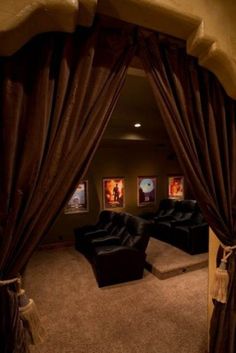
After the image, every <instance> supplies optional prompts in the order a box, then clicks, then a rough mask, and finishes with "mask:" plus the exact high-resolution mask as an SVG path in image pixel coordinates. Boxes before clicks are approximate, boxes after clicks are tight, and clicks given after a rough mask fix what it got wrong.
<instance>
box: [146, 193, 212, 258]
mask: <svg viewBox="0 0 236 353" xmlns="http://www.w3.org/2000/svg"><path fill="white" fill-rule="evenodd" d="M172 201H174V210H173V204H170V214H166V215H163V214H162V215H161V216H160V217H159V216H158V215H156V216H155V217H154V218H153V230H152V236H153V237H154V238H157V239H160V240H162V241H165V242H167V243H169V244H172V245H174V246H176V247H178V248H180V249H182V250H184V251H186V252H188V253H190V254H192V255H193V254H199V253H202V252H207V251H208V225H207V223H206V222H205V221H204V218H203V215H202V213H201V211H200V209H199V207H198V205H197V202H196V201H195V200H172ZM160 206H161V204H160ZM165 212H166V211H165Z"/></svg>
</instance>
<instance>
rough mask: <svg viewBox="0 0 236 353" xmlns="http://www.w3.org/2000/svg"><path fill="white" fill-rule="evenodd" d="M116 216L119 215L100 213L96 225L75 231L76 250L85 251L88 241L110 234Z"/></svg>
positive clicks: (107, 212) (106, 212)
mask: <svg viewBox="0 0 236 353" xmlns="http://www.w3.org/2000/svg"><path fill="white" fill-rule="evenodd" d="M116 214H117V213H116V212H113V211H108V210H103V211H101V212H100V214H99V218H98V221H97V223H96V224H91V225H85V226H82V227H78V228H76V229H74V235H75V248H76V249H77V250H83V248H84V247H85V248H86V246H87V241H88V239H90V238H95V237H96V238H97V237H102V236H105V235H107V234H109V232H110V231H111V228H112V227H113V225H114V223H113V218H114V217H115V216H116Z"/></svg>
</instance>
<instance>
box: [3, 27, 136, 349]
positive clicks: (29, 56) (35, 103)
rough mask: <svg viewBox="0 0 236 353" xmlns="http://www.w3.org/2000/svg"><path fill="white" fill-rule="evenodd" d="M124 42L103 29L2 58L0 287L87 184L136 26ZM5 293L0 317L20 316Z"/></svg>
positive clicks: (53, 37) (46, 38)
mask: <svg viewBox="0 0 236 353" xmlns="http://www.w3.org/2000/svg"><path fill="white" fill-rule="evenodd" d="M125 34H126V35H124V32H123V30H122V31H121V30H120V29H119V28H109V26H107V25H103V24H102V23H101V21H97V22H95V24H94V26H93V27H92V28H91V29H85V28H82V27H81V28H78V30H77V31H76V32H75V33H74V34H63V33H48V34H43V35H40V36H38V37H36V38H34V39H33V40H32V41H31V42H30V43H28V44H27V45H26V46H25V47H23V48H22V49H21V50H20V51H19V52H17V53H16V54H15V55H14V56H12V57H9V58H1V61H0V72H1V77H0V114H1V121H0V136H1V138H0V148H1V155H0V165H1V168H0V224H1V228H0V230H1V232H0V244H1V247H0V279H6V278H12V277H15V276H16V275H17V274H18V273H19V272H21V271H22V269H23V268H24V266H25V265H26V263H27V261H28V259H29V258H30V256H31V254H32V252H33V251H34V249H35V247H36V246H37V244H38V243H39V241H40V240H41V239H42V237H43V236H44V235H45V234H47V231H48V230H49V228H50V227H51V226H52V224H53V223H54V221H55V219H56V217H57V216H58V214H59V213H60V212H61V210H62V209H63V207H64V206H65V204H66V202H67V201H68V199H69V197H70V196H71V194H72V193H73V191H74V189H75V187H76V186H77V184H78V182H79V180H81V179H82V178H83V176H84V174H85V172H86V170H87V168H88V165H89V163H90V161H91V159H92V158H93V156H94V153H95V151H96V148H97V146H98V144H99V142H100V140H101V137H102V135H103V132H104V130H105V128H106V126H107V123H108V121H109V118H110V116H111V113H112V111H113V109H114V107H115V104H116V102H117V99H118V97H119V93H120V90H121V87H122V85H123V84H124V80H125V76H126V71H127V68H128V66H129V63H130V60H131V59H132V56H133V55H134V45H133V29H132V26H128V28H127V29H126V33H125ZM0 289H1V292H2V293H3V294H2V295H3V296H6V297H7V298H8V299H6V300H9V302H10V304H9V306H6V307H5V308H4V306H3V305H2V304H0V312H1V315H2V317H3V318H7V317H9V315H10V313H9V308H11V310H13V313H15V314H16V315H17V310H16V306H15V304H14V300H13V298H14V296H10V294H9V286H7V285H6V286H4V287H2V288H0ZM13 292H14V291H13ZM17 322H18V326H17V327H18V330H20V329H21V327H20V320H19V317H18V321H17ZM1 324H4V319H3V321H2V322H1ZM10 327H11V330H10V331H11V332H14V331H15V330H16V327H15V326H14V328H13V325H12V326H11V325H10ZM21 331H22V330H21ZM3 333H4V329H3V328H2V327H1V337H3ZM19 337H22V335H18V338H19ZM13 341H14V340H13ZM23 341H24V340H23ZM5 343H6V341H5ZM14 343H15V346H14V349H15V350H12V351H11V352H13V351H14V352H17V353H18V352H24V349H25V348H23V349H21V348H19V349H18V348H17V347H18V346H19V339H16V340H15V341H14ZM25 351H26V350H25ZM3 352H4V353H5V351H4V350H3ZM6 352H8V350H6ZM9 353H10V350H9Z"/></svg>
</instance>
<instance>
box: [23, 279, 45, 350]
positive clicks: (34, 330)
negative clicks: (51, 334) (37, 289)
mask: <svg viewBox="0 0 236 353" xmlns="http://www.w3.org/2000/svg"><path fill="white" fill-rule="evenodd" d="M17 295H18V303H19V312H20V317H21V320H22V321H23V325H24V327H25V329H26V332H27V336H28V343H29V344H34V345H35V344H37V343H41V342H43V340H44V337H45V335H46V332H45V330H44V328H43V326H42V324H41V321H40V317H39V313H38V310H37V307H36V304H35V303H34V301H33V299H29V298H28V297H27V295H26V294H25V290H24V289H22V288H21V280H20V279H18V293H17Z"/></svg>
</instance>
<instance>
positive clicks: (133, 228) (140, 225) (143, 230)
mask: <svg viewBox="0 0 236 353" xmlns="http://www.w3.org/2000/svg"><path fill="white" fill-rule="evenodd" d="M149 232H150V222H148V221H145V220H143V219H142V218H140V217H136V216H129V217H128V219H127V224H126V230H125V232H124V234H123V235H124V236H123V241H122V245H125V246H129V247H134V248H136V249H139V250H142V251H145V250H146V247H147V244H148V241H149V234H150V233H149Z"/></svg>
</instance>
